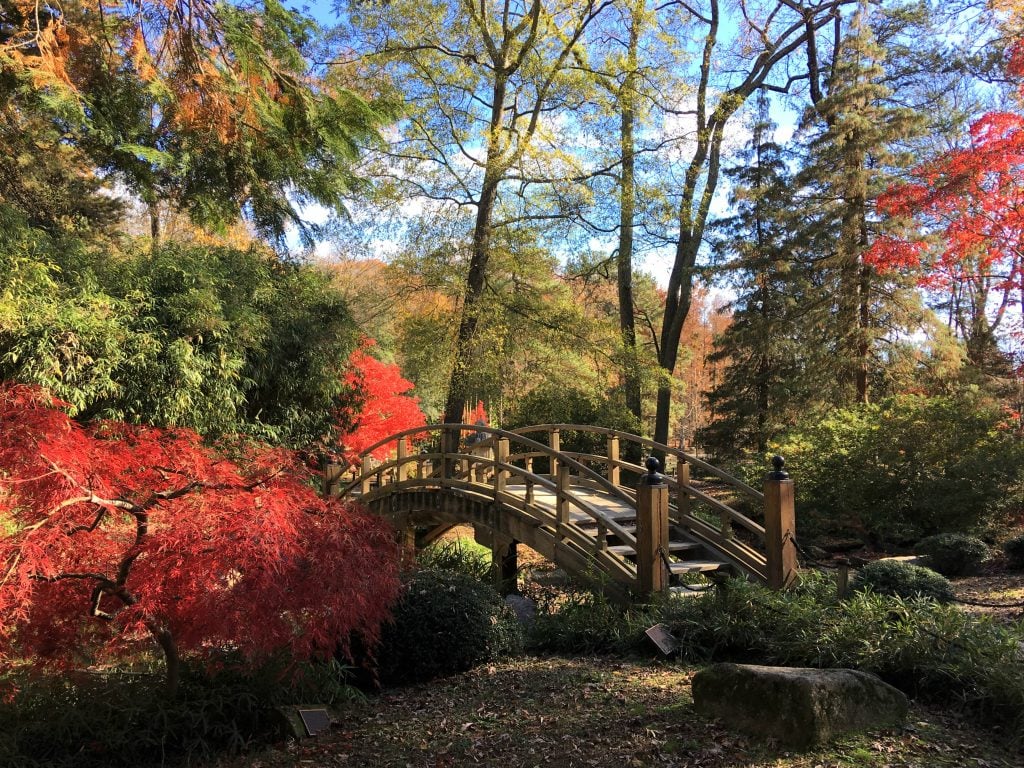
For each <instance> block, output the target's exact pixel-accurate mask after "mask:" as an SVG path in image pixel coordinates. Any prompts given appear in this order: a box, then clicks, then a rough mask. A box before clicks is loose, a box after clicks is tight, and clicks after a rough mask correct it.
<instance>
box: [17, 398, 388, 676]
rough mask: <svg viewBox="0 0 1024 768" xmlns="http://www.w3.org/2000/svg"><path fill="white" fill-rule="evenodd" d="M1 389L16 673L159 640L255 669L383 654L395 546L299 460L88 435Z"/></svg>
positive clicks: (99, 432) (137, 433)
mask: <svg viewBox="0 0 1024 768" xmlns="http://www.w3.org/2000/svg"><path fill="white" fill-rule="evenodd" d="M59 405H60V404H59V403H54V402H53V401H52V399H50V398H49V397H48V396H47V395H45V394H44V393H42V392H41V391H40V390H38V389H35V388H30V387H26V386H21V385H10V384H5V385H2V386H0V436H2V438H0V663H2V662H9V661H11V660H12V659H19V658H20V659H31V660H32V661H33V662H36V663H40V664H46V663H51V664H55V665H57V666H69V665H72V664H80V663H82V661H83V660H95V661H102V660H104V659H111V658H117V657H118V656H119V655H121V654H123V653H125V652H129V651H135V650H138V649H140V648H155V645H154V640H155V641H156V642H157V643H159V645H160V647H161V648H162V650H163V652H164V654H165V658H166V660H167V662H168V682H169V683H170V685H171V687H172V688H173V686H174V684H175V682H176V674H177V661H178V654H179V652H182V653H191V654H195V655H198V656H200V657H202V656H208V655H211V654H215V653H216V652H217V651H218V650H225V649H231V650H236V651H238V652H240V653H241V654H242V655H243V656H244V657H245V658H246V659H248V660H257V659H259V658H261V657H265V656H267V655H269V654H271V653H274V652H276V651H279V650H281V649H287V650H289V651H290V652H291V654H292V655H293V657H294V658H296V659H302V658H310V657H315V656H328V655H330V654H332V653H333V652H334V650H335V647H336V643H338V642H339V641H341V642H342V644H344V643H345V642H347V638H350V637H354V636H361V637H363V638H365V639H366V640H367V641H368V642H369V643H370V644H372V642H373V640H374V639H375V638H376V636H377V633H378V630H379V627H380V625H381V622H382V621H384V620H385V618H386V617H387V615H388V609H389V606H390V604H391V602H392V600H393V599H394V597H395V595H396V594H397V591H398V580H397V560H396V557H397V551H396V547H395V545H394V541H393V535H392V533H391V532H390V530H389V529H388V528H387V526H386V525H385V524H384V523H383V522H382V521H380V520H378V519H376V518H374V517H371V516H370V515H369V514H368V513H365V512H362V511H359V510H358V509H355V508H353V507H351V506H347V505H345V504H343V503H341V502H339V501H336V500H331V501H328V500H324V499H322V498H320V497H319V496H318V495H317V494H316V493H315V492H314V491H313V489H312V488H311V487H310V486H309V484H308V483H307V482H306V481H307V479H308V478H307V477H306V476H305V473H304V470H303V469H302V466H301V464H300V463H299V462H298V461H296V459H295V456H294V454H292V453H291V452H288V451H283V450H273V451H250V453H249V455H247V456H245V457H244V459H243V460H240V461H238V462H236V461H230V460H228V459H226V458H224V457H222V456H219V455H217V454H216V453H215V452H214V451H212V450H210V449H209V448H207V447H205V446H204V445H203V444H202V442H201V439H200V437H199V436H198V435H197V434H195V433H194V432H191V431H188V430H166V429H157V428H152V427H138V426H129V425H125V424H121V423H100V424H96V425H91V426H82V425H79V424H78V423H76V422H74V421H73V420H71V419H70V418H68V416H67V414H66V413H65V412H64V411H63V410H61V409H60V407H59Z"/></svg>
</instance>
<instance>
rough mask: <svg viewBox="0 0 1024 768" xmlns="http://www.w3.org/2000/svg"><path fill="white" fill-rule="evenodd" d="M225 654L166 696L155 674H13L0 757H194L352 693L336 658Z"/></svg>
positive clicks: (90, 766)
mask: <svg viewBox="0 0 1024 768" xmlns="http://www.w3.org/2000/svg"><path fill="white" fill-rule="evenodd" d="M238 661H239V660H238V659H237V658H235V659H232V658H230V657H225V659H224V660H223V664H222V665H221V666H219V667H218V668H216V669H214V670H204V669H201V668H199V667H195V666H190V667H187V668H186V669H185V670H184V671H183V675H182V681H181V690H180V691H179V695H177V696H172V697H169V696H167V695H166V692H165V690H164V683H163V679H162V675H161V674H159V673H147V672H139V671H136V672H124V671H114V670H109V671H94V672H87V671H80V672H78V673H76V674H74V673H73V674H66V675H52V676H51V675H41V676H40V675H29V674H26V673H24V671H23V672H22V673H20V674H19V673H15V674H14V675H13V676H11V677H7V678H5V680H4V682H5V683H9V684H12V685H14V686H16V687H17V691H16V693H14V694H13V696H12V698H11V699H10V700H8V701H5V702H3V703H0V765H4V766H8V765H9V766H17V767H18V768H115V767H118V768H121V767H123V768H137V766H149V765H169V764H170V765H176V764H188V765H195V764H196V763H198V762H200V761H204V760H211V759H214V758H215V757H217V756H224V755H230V754H236V753H240V752H243V751H246V750H251V749H252V748H253V747H254V746H257V745H260V744H266V743H268V742H271V741H275V740H279V739H280V738H281V736H283V735H284V733H285V731H284V730H283V727H282V725H283V724H282V722H281V717H282V715H281V714H280V713H279V712H278V710H277V709H276V708H277V707H278V706H281V705H285V704H292V705H294V704H303V703H308V702H310V701H315V702H317V703H319V704H321V705H324V706H329V707H332V708H338V707H341V706H349V705H350V704H351V702H352V701H353V700H354V699H355V698H356V697H357V696H358V694H357V692H356V691H355V690H354V689H353V688H351V687H349V686H348V685H347V684H345V682H344V680H345V670H344V668H342V667H340V665H338V664H337V663H336V662H333V661H331V662H316V663H312V664H305V665H300V666H299V667H298V668H296V667H295V664H294V662H291V661H289V660H286V659H283V658H279V659H272V660H270V661H268V662H267V663H265V664H262V665H259V666H257V667H252V666H251V665H240V664H238V663H237V662H238Z"/></svg>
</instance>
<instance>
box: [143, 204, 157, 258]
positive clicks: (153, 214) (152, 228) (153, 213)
mask: <svg viewBox="0 0 1024 768" xmlns="http://www.w3.org/2000/svg"><path fill="white" fill-rule="evenodd" d="M146 211H147V212H148V213H149V238H150V246H151V247H152V249H153V250H156V248H157V246H159V245H160V204H159V203H158V202H157V201H156V200H153V201H152V202H147V203H146Z"/></svg>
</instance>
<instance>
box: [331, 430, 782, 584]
mask: <svg viewBox="0 0 1024 768" xmlns="http://www.w3.org/2000/svg"><path fill="white" fill-rule="evenodd" d="M567 432H573V433H579V434H589V435H590V436H591V441H590V442H591V444H592V445H593V444H594V442H595V441H594V439H593V438H594V437H598V438H599V439H598V441H597V442H603V443H604V448H605V453H603V454H600V453H591V452H585V451H567V450H564V449H563V447H562V436H563V433H567ZM464 434H467V435H469V434H472V435H473V436H474V441H473V444H472V445H471V446H469V447H467V448H465V449H462V448H461V447H460V445H461V443H462V436H463V435H464ZM422 435H430V436H432V437H433V438H434V442H435V443H438V444H439V446H440V448H439V449H438V450H431V451H430V452H429V453H422V452H421V453H413V452H410V451H409V449H408V439H409V438H410V437H412V436H422ZM535 437H539V438H540V439H534V438H535ZM388 443H394V444H395V445H396V452H397V458H394V459H391V460H389V461H386V462H383V463H381V464H379V465H374V464H373V461H372V459H370V457H369V456H370V454H371V453H372V452H373V451H375V450H377V449H378V448H379V447H381V446H384V445H387V444H388ZM650 452H656V453H660V454H662V455H663V456H667V457H671V458H673V459H674V460H675V462H676V467H675V471H674V473H673V474H670V475H669V476H668V477H666V478H665V482H666V484H667V485H668V487H669V494H670V502H669V511H670V512H669V513H670V517H671V521H672V522H673V523H674V524H675V525H677V526H679V527H681V528H682V529H684V530H685V531H686V532H687V533H688V534H689V535H690V536H692V537H693V538H694V539H696V540H698V541H702V542H704V543H706V544H707V545H709V546H710V547H712V548H713V549H714V550H716V551H717V552H719V553H720V554H722V555H724V556H725V557H726V558H728V559H729V560H732V561H733V562H734V563H735V564H736V565H738V566H739V567H741V568H742V569H743V570H745V571H747V572H748V573H750V574H752V575H754V576H756V577H757V578H759V579H760V580H762V581H765V582H767V583H768V584H769V585H772V586H784V585H786V584H788V583H790V582H791V581H792V578H793V577H794V574H795V560H794V555H793V552H792V549H793V546H794V545H793V543H792V541H791V539H792V524H791V522H789V523H785V524H784V523H783V522H780V519H782V518H780V513H779V510H780V509H783V511H784V514H783V518H784V519H785V520H789V521H791V518H792V488H791V485H792V484H791V482H790V481H788V480H786V481H785V482H786V483H787V484H788V485H787V489H786V490H785V493H787V494H788V496H786V498H785V499H784V500H782V501H780V497H779V495H778V493H779V487H780V486H779V484H778V482H774V481H773V483H768V482H766V484H765V489H766V491H767V490H769V489H770V490H771V493H769V494H768V496H767V497H766V495H765V493H762V492H761V491H758V490H756V489H754V488H752V487H751V486H749V485H747V484H746V483H744V482H743V481H741V480H739V479H738V478H735V477H733V476H731V475H729V474H728V473H726V472H724V471H723V470H721V469H719V468H718V467H715V466H714V465H712V464H709V463H707V462H705V461H704V460H702V459H700V458H699V457H696V456H693V455H691V454H688V453H686V452H684V451H681V450H679V449H677V448H672V447H670V446H667V445H663V444H661V443H657V442H655V441H653V440H649V439H647V438H643V437H639V436H637V435H632V434H629V433H626V432H621V431H618V430H613V429H608V428H605V427H593V426H587V425H579V424H542V425H537V426H531V427H524V428H522V429H518V430H513V431H506V430H501V429H497V428H494V427H488V426H484V425H473V424H436V425H430V426H426V427H417V428H414V429H409V430H406V431H405V432H401V433H398V434H396V435H391V436H389V437H388V438H385V439H384V440H382V441H380V442H379V443H377V444H376V445H373V446H370V448H368V449H367V450H366V451H365V452H364V454H363V465H362V470H361V472H358V473H357V475H358V476H357V477H356V478H355V479H354V480H353V481H352V482H351V483H349V485H348V487H347V488H345V489H344V490H343V491H342V492H343V493H348V492H351V491H354V490H355V489H357V488H358V489H360V491H361V493H362V494H363V495H364V496H366V497H367V498H368V499H369V498H372V497H374V496H375V495H376V494H379V493H382V492H383V491H380V490H379V489H381V488H384V487H385V486H389V485H395V484H398V485H401V484H403V483H410V482H414V483H416V484H419V485H420V486H429V487H438V488H457V489H460V490H462V491H464V492H470V493H474V494H477V495H478V496H486V495H488V494H489V495H490V497H491V498H492V499H493V500H496V501H500V502H501V503H505V504H509V505H511V506H513V507H515V506H516V504H517V503H518V502H517V499H518V498H519V497H516V496H513V495H511V494H509V493H508V492H507V488H508V486H509V485H510V484H512V483H513V481H514V482H515V484H518V485H522V486H523V487H524V488H525V493H524V497H525V500H524V501H523V504H525V505H526V506H525V507H523V510H524V511H527V512H528V514H530V515H533V516H534V517H536V518H537V519H539V520H541V521H542V522H543V523H544V524H545V525H550V526H552V527H553V528H554V529H556V530H557V531H558V532H559V535H561V536H563V537H564V538H565V539H566V540H571V541H572V542H574V543H575V545H576V546H578V547H583V548H587V547H588V546H589V548H590V549H591V550H593V552H592V553H591V554H593V555H595V556H597V557H598V558H599V559H600V560H601V561H602V567H604V568H605V569H606V570H612V571H617V573H616V575H617V576H618V577H619V578H620V579H624V578H626V572H627V571H628V572H629V578H635V576H636V571H635V567H634V566H633V564H632V563H628V562H627V561H626V560H625V559H624V558H623V557H621V556H619V555H613V554H609V553H608V551H607V546H606V544H605V541H606V538H607V535H608V534H609V533H610V534H614V535H615V536H617V537H618V538H619V540H620V541H621V542H622V543H623V544H628V545H630V546H632V547H634V549H635V548H636V537H635V536H634V535H633V533H632V531H630V530H628V529H627V528H625V527H623V526H622V525H621V524H619V523H618V522H616V521H615V520H614V519H613V518H612V517H611V516H610V515H608V514H606V513H605V512H604V511H603V510H601V509H600V508H598V507H595V506H594V505H593V504H590V503H588V502H587V501H586V500H585V499H583V498H582V497H581V495H580V494H579V493H578V492H574V491H573V490H572V487H576V488H577V489H579V488H583V489H592V490H594V491H598V492H600V493H601V494H604V495H606V496H609V497H611V498H613V499H617V500H619V501H621V502H623V503H624V504H625V505H626V506H628V507H632V508H634V509H635V508H636V506H637V494H636V489H635V487H633V482H634V480H638V479H639V478H640V476H641V475H643V474H644V472H645V471H646V470H645V468H644V467H643V466H641V465H640V464H639V463H637V462H636V461H631V460H630V459H629V458H624V457H628V456H636V457H638V458H639V457H640V456H642V455H643V454H645V453H650ZM538 460H540V461H542V462H544V463H546V464H547V467H546V469H547V472H545V473H539V472H535V471H534V465H535V463H536V462H537V461H538ZM777 469H778V470H781V465H780V466H779V467H778V468H777ZM627 474H628V475H631V476H632V478H633V479H634V480H626V479H625V478H624V475H627ZM775 475H776V476H778V477H782V476H785V473H784V472H781V471H777V472H776V473H775ZM786 477H788V476H786ZM538 489H541V490H544V491H549V492H550V493H551V494H552V495H553V496H554V499H555V503H554V508H555V510H556V512H555V513H554V514H550V513H549V512H547V511H546V510H545V505H543V504H539V503H537V501H536V499H535V498H534V497H535V495H536V493H537V491H538ZM573 509H575V510H577V511H578V512H580V513H582V515H583V517H584V518H585V519H586V518H589V519H590V520H591V521H592V524H596V526H597V528H598V535H597V537H596V543H595V539H594V538H593V536H592V535H591V536H589V537H588V536H585V535H584V534H583V532H582V530H581V529H580V526H579V523H578V521H574V520H573V519H572V515H571V514H570V511H571V510H573ZM754 509H756V510H764V520H765V521H766V524H767V525H768V528H769V530H768V531H767V532H766V528H765V525H762V524H761V523H759V522H757V521H755V520H754V519H752V518H751V517H750V516H749V515H748V514H746V513H745V512H744V510H754ZM787 526H788V527H787ZM585 542H589V545H588V544H586V543H585ZM623 563H626V564H625V565H623ZM623 569H625V570H623Z"/></svg>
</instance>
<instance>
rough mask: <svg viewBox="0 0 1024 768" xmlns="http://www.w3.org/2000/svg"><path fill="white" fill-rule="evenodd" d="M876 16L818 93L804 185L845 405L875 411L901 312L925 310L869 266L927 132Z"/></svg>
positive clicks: (859, 27) (860, 19)
mask: <svg viewBox="0 0 1024 768" xmlns="http://www.w3.org/2000/svg"><path fill="white" fill-rule="evenodd" d="M868 12H869V8H868V4H867V3H866V2H861V5H860V8H859V9H858V11H857V13H856V14H854V16H853V17H852V19H851V21H850V27H849V31H848V34H847V35H846V36H845V37H844V38H843V39H842V41H841V42H840V44H839V46H838V48H837V50H836V53H835V57H834V60H833V61H832V62H831V63H830V66H829V68H828V71H829V75H828V78H827V81H826V83H825V89H824V90H823V91H822V90H820V89H818V88H816V87H814V88H812V98H813V100H814V106H813V109H811V110H809V112H808V115H807V116H806V118H805V123H811V124H813V123H815V122H816V123H817V124H818V126H819V127H820V129H819V131H818V133H817V134H816V135H813V136H812V138H811V139H810V141H809V145H808V149H809V152H808V157H807V162H806V165H805V167H804V168H803V170H802V172H801V173H800V174H799V175H798V177H797V182H798V186H799V187H800V188H801V189H804V190H806V193H807V195H808V198H807V202H808V203H809V204H810V205H809V206H808V207H809V208H811V209H813V210H814V211H815V216H814V218H813V220H811V221H810V222H809V223H808V226H807V228H806V230H805V235H806V236H807V237H809V238H811V239H813V240H815V243H816V244H815V247H814V250H815V252H816V253H817V254H818V256H817V261H818V263H817V269H818V270H819V271H820V273H821V276H822V278H823V287H824V288H825V291H826V292H827V295H826V296H823V297H822V298H823V300H826V301H828V302H829V303H830V304H831V309H832V313H833V318H832V321H831V323H830V324H829V325H830V327H829V328H828V329H827V331H826V333H827V336H828V345H829V346H830V347H831V351H832V354H833V355H834V362H833V365H834V366H835V376H836V384H837V392H836V394H837V399H836V402H835V404H836V405H847V404H849V403H851V402H861V403H864V402H868V399H869V393H870V389H871V382H872V380H873V379H874V380H877V379H878V378H879V374H880V373H881V372H880V371H879V370H878V368H879V365H880V357H879V355H878V354H877V352H878V346H879V342H880V340H881V339H882V338H883V337H884V335H885V334H886V332H887V331H894V330H895V331H897V332H898V331H899V330H900V327H901V326H905V322H904V321H905V320H906V319H907V318H906V317H905V315H906V312H905V311H901V307H900V305H901V304H902V305H903V308H902V309H903V310H910V311H912V312H913V311H917V307H918V304H919V302H918V301H917V299H916V298H915V297H912V296H911V295H910V294H909V293H908V292H907V291H905V290H903V289H902V287H901V286H900V285H898V284H896V283H893V282H889V283H886V282H883V280H882V279H881V277H880V276H879V275H878V274H877V272H876V271H875V270H874V269H873V268H872V267H871V265H870V264H868V263H866V262H865V260H864V258H863V257H864V253H865V252H866V251H867V249H868V248H869V247H870V246H871V244H872V242H874V239H875V238H876V237H877V236H878V234H879V231H878V224H877V218H878V217H877V216H876V214H875V201H876V199H877V197H878V195H879V194H881V193H882V192H883V191H884V190H885V188H886V187H887V186H888V184H889V183H890V180H891V178H892V176H891V170H892V169H893V168H894V167H895V166H897V165H898V164H899V162H900V158H899V157H898V156H897V154H896V153H894V151H893V148H894V147H895V146H896V145H897V144H898V142H900V141H902V140H904V139H906V138H907V137H908V136H909V135H910V134H911V133H912V132H913V130H914V129H915V127H919V126H920V120H919V119H918V117H917V116H916V115H915V113H914V112H913V111H912V110H910V109H907V108H905V107H901V106H897V105H896V104H895V103H894V102H893V100H892V99H891V97H892V96H893V94H892V92H891V90H890V89H889V88H888V87H887V85H886V83H885V78H886V72H885V69H884V67H883V62H884V59H885V52H884V50H883V49H882V47H881V46H880V45H879V44H878V41H877V40H876V38H875V35H874V33H873V31H872V28H871V26H870V24H869V23H868ZM900 316H903V317H900ZM883 318H885V319H886V320H887V322H885V323H883Z"/></svg>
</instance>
